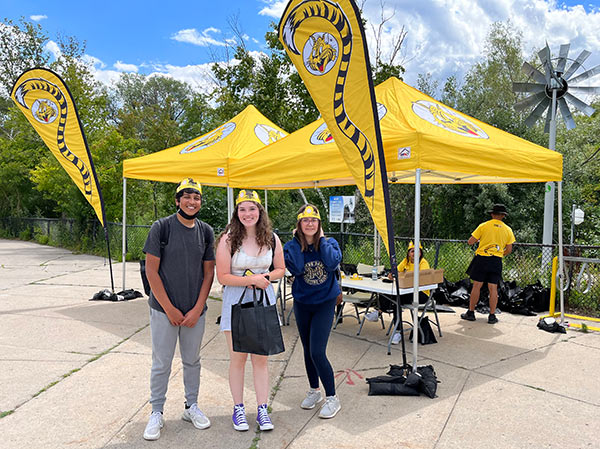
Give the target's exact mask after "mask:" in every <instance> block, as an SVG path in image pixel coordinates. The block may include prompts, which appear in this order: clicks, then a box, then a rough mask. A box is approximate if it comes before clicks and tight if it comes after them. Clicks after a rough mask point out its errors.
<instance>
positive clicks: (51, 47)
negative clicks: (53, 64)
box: [44, 41, 62, 59]
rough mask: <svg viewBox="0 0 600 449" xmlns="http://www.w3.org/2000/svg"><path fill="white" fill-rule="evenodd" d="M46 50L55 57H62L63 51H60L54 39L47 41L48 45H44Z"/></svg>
mask: <svg viewBox="0 0 600 449" xmlns="http://www.w3.org/2000/svg"><path fill="white" fill-rule="evenodd" d="M44 50H45V51H48V52H50V53H52V56H54V59H58V58H60V55H61V54H62V52H61V51H60V47H59V46H58V44H57V43H56V42H54V41H48V42H46V45H44Z"/></svg>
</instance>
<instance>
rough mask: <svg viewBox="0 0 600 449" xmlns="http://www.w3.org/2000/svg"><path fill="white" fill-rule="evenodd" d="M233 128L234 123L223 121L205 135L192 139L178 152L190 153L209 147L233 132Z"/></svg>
mask: <svg viewBox="0 0 600 449" xmlns="http://www.w3.org/2000/svg"><path fill="white" fill-rule="evenodd" d="M234 129H235V123H234V122H229V123H225V124H224V125H222V126H219V127H218V128H217V129H215V130H214V131H211V132H210V133H208V134H207V135H205V136H203V137H201V138H200V139H198V140H194V141H193V142H192V143H190V144H189V145H187V146H186V147H185V148H184V149H183V150H181V151H180V152H179V154H190V153H195V152H196V151H200V150H203V149H204V148H207V147H210V146H211V145H214V144H215V143H217V142H219V141H221V140H223V139H224V138H225V137H227V136H228V135H229V134H231V133H232V132H233V130H234Z"/></svg>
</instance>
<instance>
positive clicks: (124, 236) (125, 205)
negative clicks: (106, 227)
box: [121, 178, 127, 290]
mask: <svg viewBox="0 0 600 449" xmlns="http://www.w3.org/2000/svg"><path fill="white" fill-rule="evenodd" d="M121 228H123V238H122V240H123V241H122V248H123V257H122V259H121V262H122V263H123V290H125V271H126V270H125V268H126V267H125V256H126V254H127V178H123V219H122V223H121Z"/></svg>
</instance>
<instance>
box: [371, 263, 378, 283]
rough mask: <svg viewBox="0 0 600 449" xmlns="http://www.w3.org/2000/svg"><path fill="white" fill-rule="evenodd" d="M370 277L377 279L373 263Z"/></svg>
mask: <svg viewBox="0 0 600 449" xmlns="http://www.w3.org/2000/svg"><path fill="white" fill-rule="evenodd" d="M371 279H373V280H374V281H376V280H377V267H376V266H375V265H373V270H372V271H371Z"/></svg>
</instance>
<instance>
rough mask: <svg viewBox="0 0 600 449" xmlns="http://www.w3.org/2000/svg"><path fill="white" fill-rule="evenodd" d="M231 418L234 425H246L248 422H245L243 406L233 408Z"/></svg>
mask: <svg viewBox="0 0 600 449" xmlns="http://www.w3.org/2000/svg"><path fill="white" fill-rule="evenodd" d="M233 416H234V419H235V422H236V424H248V421H246V411H245V410H244V406H243V405H234V406H233Z"/></svg>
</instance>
